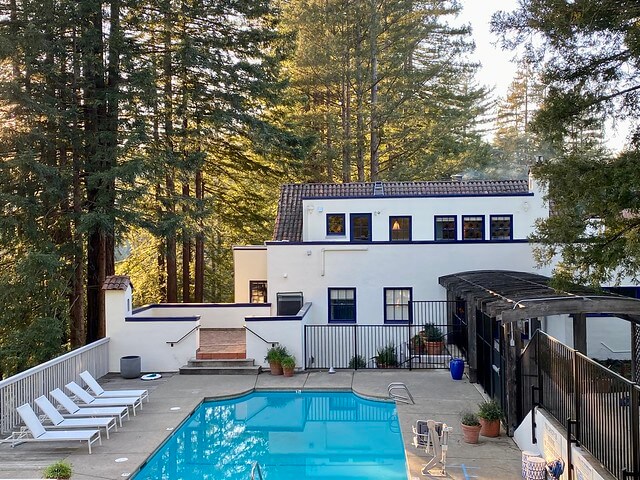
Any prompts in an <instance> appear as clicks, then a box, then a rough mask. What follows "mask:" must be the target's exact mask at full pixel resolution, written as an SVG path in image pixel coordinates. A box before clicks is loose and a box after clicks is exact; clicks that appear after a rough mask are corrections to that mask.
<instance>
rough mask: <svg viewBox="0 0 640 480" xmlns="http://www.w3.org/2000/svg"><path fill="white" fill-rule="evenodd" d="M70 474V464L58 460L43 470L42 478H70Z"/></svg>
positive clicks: (71, 471)
mask: <svg viewBox="0 0 640 480" xmlns="http://www.w3.org/2000/svg"><path fill="white" fill-rule="evenodd" d="M72 474H73V470H72V468H71V464H70V463H69V462H65V461H63V460H60V461H58V462H55V463H52V464H51V465H49V466H48V467H47V468H45V470H44V474H43V477H42V478H56V479H63V478H71V475H72Z"/></svg>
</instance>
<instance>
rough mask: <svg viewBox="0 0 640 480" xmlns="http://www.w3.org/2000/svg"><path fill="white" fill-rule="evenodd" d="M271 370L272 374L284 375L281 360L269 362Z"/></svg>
mask: <svg viewBox="0 0 640 480" xmlns="http://www.w3.org/2000/svg"><path fill="white" fill-rule="evenodd" d="M269 370H270V371H271V375H282V365H280V362H275V363H274V362H269Z"/></svg>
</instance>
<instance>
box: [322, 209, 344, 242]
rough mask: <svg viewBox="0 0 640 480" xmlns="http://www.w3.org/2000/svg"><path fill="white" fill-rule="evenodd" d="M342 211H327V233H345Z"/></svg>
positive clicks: (329, 234)
mask: <svg viewBox="0 0 640 480" xmlns="http://www.w3.org/2000/svg"><path fill="white" fill-rule="evenodd" d="M344 220H345V216H344V213H327V235H328V236H331V235H345V234H346V230H345V228H344V227H345V223H344Z"/></svg>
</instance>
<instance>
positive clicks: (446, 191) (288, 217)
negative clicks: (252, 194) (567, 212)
mask: <svg viewBox="0 0 640 480" xmlns="http://www.w3.org/2000/svg"><path fill="white" fill-rule="evenodd" d="M380 185H381V186H382V191H383V193H382V194H380V193H378V194H374V187H376V186H377V188H376V190H377V191H378V189H379V187H380ZM528 192H529V184H528V181H527V180H480V181H469V182H455V181H449V182H381V184H374V183H372V182H367V183H298V184H287V185H283V186H282V187H281V189H280V200H279V202H278V216H277V217H276V225H275V229H274V234H273V239H274V240H276V241H277V240H289V241H290V242H301V241H302V200H303V199H308V198H345V197H347V198H351V197H355V198H378V197H430V196H446V195H509V194H522V193H528Z"/></svg>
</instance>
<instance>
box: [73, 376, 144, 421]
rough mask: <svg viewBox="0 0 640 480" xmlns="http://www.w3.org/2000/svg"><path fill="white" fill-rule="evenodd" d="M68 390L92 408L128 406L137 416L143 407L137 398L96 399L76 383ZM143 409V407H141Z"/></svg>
mask: <svg viewBox="0 0 640 480" xmlns="http://www.w3.org/2000/svg"><path fill="white" fill-rule="evenodd" d="M65 387H67V389H68V390H69V391H70V392H71V393H73V394H74V395H75V396H76V397H78V398H79V399H80V401H81V402H84V403H85V404H87V405H89V406H90V407H113V406H118V405H119V406H127V407H131V409H132V410H133V416H135V415H136V407H141V402H140V398H137V397H114V398H95V397H92V396H91V395H90V394H89V393H88V392H86V391H85V390H83V389H82V387H81V386H80V385H78V384H77V383H76V382H69V383H67V384H66V385H65ZM141 408H142V407H141Z"/></svg>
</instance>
